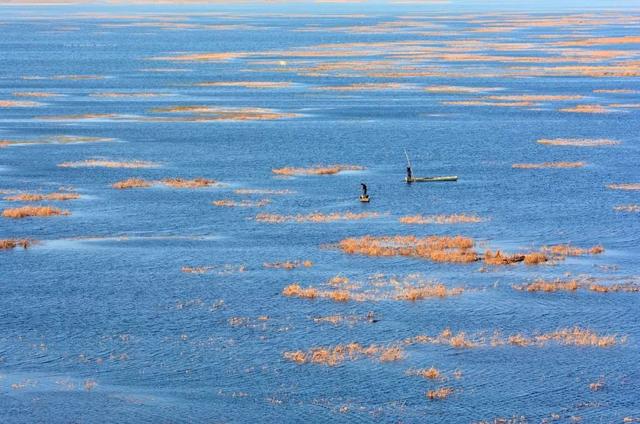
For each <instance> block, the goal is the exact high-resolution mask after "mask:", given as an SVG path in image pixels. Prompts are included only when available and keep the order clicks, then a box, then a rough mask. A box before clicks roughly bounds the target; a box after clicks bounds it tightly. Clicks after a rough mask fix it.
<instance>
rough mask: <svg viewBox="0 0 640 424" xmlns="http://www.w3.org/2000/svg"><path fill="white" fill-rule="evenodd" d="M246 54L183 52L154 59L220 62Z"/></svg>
mask: <svg viewBox="0 0 640 424" xmlns="http://www.w3.org/2000/svg"><path fill="white" fill-rule="evenodd" d="M243 56H245V54H244V53H237V52H230V53H194V54H183V55H175V56H160V57H154V58H152V60H162V61H170V62H220V61H227V60H231V59H237V58H240V57H243Z"/></svg>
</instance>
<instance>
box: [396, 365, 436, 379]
mask: <svg viewBox="0 0 640 424" xmlns="http://www.w3.org/2000/svg"><path fill="white" fill-rule="evenodd" d="M405 374H406V375H415V376H419V377H422V378H426V379H428V380H440V379H441V378H443V375H442V372H441V371H440V370H439V369H437V368H434V367H430V368H418V369H415V368H410V369H408V370H407V371H405Z"/></svg>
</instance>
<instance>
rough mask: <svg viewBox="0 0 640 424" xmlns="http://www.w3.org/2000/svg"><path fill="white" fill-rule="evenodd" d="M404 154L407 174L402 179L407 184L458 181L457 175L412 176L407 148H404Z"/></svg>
mask: <svg viewBox="0 0 640 424" xmlns="http://www.w3.org/2000/svg"><path fill="white" fill-rule="evenodd" d="M404 155H405V157H406V158H407V176H406V177H404V181H405V182H406V183H407V184H411V183H437V182H447V181H458V176H457V175H444V176H432V177H414V176H413V170H412V169H411V160H410V159H409V154H408V153H407V149H404Z"/></svg>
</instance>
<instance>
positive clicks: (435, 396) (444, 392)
mask: <svg viewBox="0 0 640 424" xmlns="http://www.w3.org/2000/svg"><path fill="white" fill-rule="evenodd" d="M452 394H453V389H452V388H451V387H440V388H438V389H435V390H429V391H428V392H427V393H426V396H427V399H429V400H443V399H446V398H448V397H449V396H451V395H452Z"/></svg>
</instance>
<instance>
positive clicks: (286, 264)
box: [262, 260, 313, 270]
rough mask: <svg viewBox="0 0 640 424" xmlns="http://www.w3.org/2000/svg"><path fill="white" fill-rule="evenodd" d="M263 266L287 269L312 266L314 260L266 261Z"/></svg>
mask: <svg viewBox="0 0 640 424" xmlns="http://www.w3.org/2000/svg"><path fill="white" fill-rule="evenodd" d="M262 266H263V267H265V268H267V269H286V270H292V269H296V268H301V267H304V268H310V267H312V266H313V262H311V261H310V260H304V261H302V260H297V261H284V262H265V263H264V264H263V265H262Z"/></svg>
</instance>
